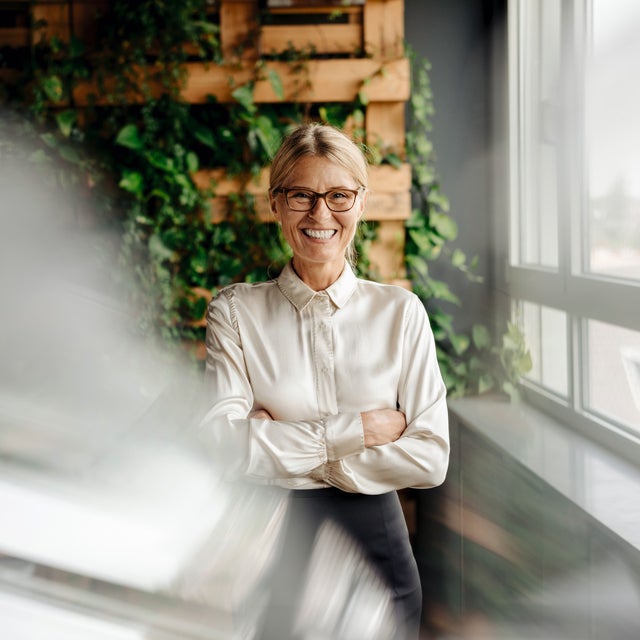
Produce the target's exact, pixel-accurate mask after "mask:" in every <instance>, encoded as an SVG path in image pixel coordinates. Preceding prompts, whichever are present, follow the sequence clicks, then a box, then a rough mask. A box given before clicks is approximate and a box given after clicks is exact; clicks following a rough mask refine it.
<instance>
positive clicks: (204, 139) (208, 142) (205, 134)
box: [192, 123, 217, 149]
mask: <svg viewBox="0 0 640 640" xmlns="http://www.w3.org/2000/svg"><path fill="white" fill-rule="evenodd" d="M192 131H193V135H194V137H195V139H196V140H197V141H198V142H199V143H200V144H203V145H204V146H205V147H209V148H210V149H216V148H217V144H216V139H215V137H214V135H213V131H212V130H211V128H210V127H205V126H203V125H201V124H200V123H196V124H194V125H193V128H192Z"/></svg>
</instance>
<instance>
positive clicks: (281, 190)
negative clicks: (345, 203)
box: [271, 187, 366, 213]
mask: <svg viewBox="0 0 640 640" xmlns="http://www.w3.org/2000/svg"><path fill="white" fill-rule="evenodd" d="M290 191H306V192H308V193H312V194H313V196H314V200H313V204H312V205H311V206H310V207H309V208H308V209H294V208H293V207H292V206H291V205H290V204H289V192H290ZM332 191H346V192H347V193H352V194H353V195H354V198H353V204H352V205H351V206H350V207H349V208H348V209H337V210H336V209H332V208H331V206H330V205H329V203H328V202H327V196H328V195H329V194H330V193H331V192H332ZM361 191H366V187H358V188H357V189H346V188H343V187H335V188H333V189H329V190H328V191H325V192H324V193H319V192H318V191H314V190H313V189H307V188H306V187H275V188H274V189H272V190H271V193H272V194H273V195H278V194H279V193H283V194H284V200H285V202H286V203H287V207H289V209H291V211H295V212H297V213H309V211H313V210H314V209H315V206H316V205H317V204H318V200H322V201H323V202H324V203H325V205H326V207H327V209H329V211H331V212H332V213H348V212H349V211H351V210H352V209H353V207H355V206H356V202H357V200H358V195H360V192H361Z"/></svg>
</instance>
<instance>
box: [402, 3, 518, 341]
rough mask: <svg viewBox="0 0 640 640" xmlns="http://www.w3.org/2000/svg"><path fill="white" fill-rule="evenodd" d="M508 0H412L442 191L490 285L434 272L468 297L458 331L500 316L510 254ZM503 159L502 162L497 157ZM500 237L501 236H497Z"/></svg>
mask: <svg viewBox="0 0 640 640" xmlns="http://www.w3.org/2000/svg"><path fill="white" fill-rule="evenodd" d="M505 4H506V2H505V1H504V0H500V1H497V0H405V38H406V40H407V42H408V43H409V44H410V45H411V46H412V47H413V49H414V50H415V51H416V52H417V53H418V55H419V56H422V57H426V58H427V59H428V60H429V61H430V63H431V65H432V69H431V83H432V89H433V94H434V103H435V109H436V114H435V117H434V119H433V125H434V127H433V132H432V139H433V142H434V145H435V151H436V169H437V173H438V176H439V179H440V183H441V187H442V191H443V192H444V194H445V195H446V196H447V197H448V198H449V201H450V204H451V212H452V215H453V217H454V219H455V220H456V222H457V223H458V226H459V238H458V240H457V241H456V243H455V246H457V247H459V248H460V249H462V250H463V251H464V252H465V253H466V254H467V255H469V256H474V255H477V256H478V257H479V259H480V265H479V273H480V274H481V275H482V276H483V277H484V278H485V282H484V283H483V284H471V283H469V282H467V281H466V279H465V278H464V277H462V276H461V275H460V274H459V273H457V272H456V271H455V270H453V269H452V268H451V267H448V266H447V265H446V263H444V262H443V263H442V264H439V263H436V264H435V265H434V267H433V270H434V272H435V273H436V274H437V275H439V276H440V277H442V278H443V279H445V280H446V281H447V282H448V283H449V285H450V286H451V287H452V289H453V290H454V292H455V293H456V294H457V295H458V296H459V297H461V298H462V308H461V310H460V311H456V312H455V317H456V327H457V328H458V329H459V330H465V329H467V328H469V326H470V325H471V324H472V323H473V322H476V321H481V322H487V323H489V322H491V321H492V319H493V314H494V311H495V304H496V302H495V299H494V294H495V287H496V278H495V269H496V266H497V265H499V264H500V260H501V259H502V258H503V256H501V255H500V250H499V247H498V246H496V242H495V238H494V236H495V235H496V233H497V232H499V230H497V229H496V228H495V214H496V209H497V208H499V207H502V206H503V202H502V201H503V200H504V197H503V196H504V194H501V193H496V190H495V186H496V180H498V189H500V186H499V185H500V183H502V184H506V183H505V180H504V179H503V180H501V181H500V174H504V168H505V167H506V163H504V159H503V153H504V142H503V141H504V136H503V135H502V132H501V130H500V128H501V125H502V122H503V121H504V114H505V113H506V111H504V107H503V104H502V100H503V94H502V91H503V89H502V87H503V86H504V81H503V78H502V77H501V76H502V69H501V68H502V67H503V66H504V68H505V69H506V66H505V65H506V60H505V57H504V50H503V42H502V40H501V35H502V34H501V26H502V25H503V24H504V20H505V16H506V10H505V7H504V5H505ZM496 154H497V155H498V157H497V158H496ZM498 235H499V233H498Z"/></svg>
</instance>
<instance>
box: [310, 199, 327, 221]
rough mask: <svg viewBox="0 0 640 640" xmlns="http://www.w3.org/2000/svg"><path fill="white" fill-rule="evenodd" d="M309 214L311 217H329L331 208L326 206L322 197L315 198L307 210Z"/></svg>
mask: <svg viewBox="0 0 640 640" xmlns="http://www.w3.org/2000/svg"><path fill="white" fill-rule="evenodd" d="M309 215H310V216H312V217H313V218H316V219H317V218H326V217H331V215H332V213H331V209H329V207H328V206H327V202H326V200H325V199H324V198H320V197H319V198H317V199H316V202H315V204H314V205H313V207H312V208H311V209H310V210H309Z"/></svg>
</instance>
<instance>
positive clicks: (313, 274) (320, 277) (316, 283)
mask: <svg viewBox="0 0 640 640" xmlns="http://www.w3.org/2000/svg"><path fill="white" fill-rule="evenodd" d="M291 266H292V267H293V270H294V271H295V272H296V274H297V275H298V277H299V278H300V280H302V282H304V283H305V284H306V285H307V286H308V287H310V288H311V289H313V290H314V291H324V290H325V289H327V288H328V287H330V286H331V285H332V284H333V283H334V282H335V281H336V280H337V279H338V278H339V277H340V275H341V274H342V271H343V270H344V266H345V262H344V260H343V261H342V262H340V263H337V262H336V263H322V264H309V263H305V262H301V261H299V260H297V259H296V258H295V257H294V258H293V260H292V261H291Z"/></svg>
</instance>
